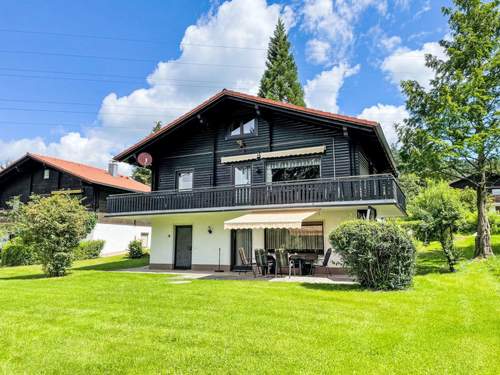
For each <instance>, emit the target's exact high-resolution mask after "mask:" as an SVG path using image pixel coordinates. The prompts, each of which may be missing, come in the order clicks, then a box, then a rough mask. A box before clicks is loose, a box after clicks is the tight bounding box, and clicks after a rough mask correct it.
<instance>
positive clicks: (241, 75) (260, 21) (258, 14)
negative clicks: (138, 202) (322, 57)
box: [99, 0, 294, 142]
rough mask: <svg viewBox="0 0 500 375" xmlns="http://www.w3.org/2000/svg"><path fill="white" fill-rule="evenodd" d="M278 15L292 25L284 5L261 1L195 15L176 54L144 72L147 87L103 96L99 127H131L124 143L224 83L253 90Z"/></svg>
mask: <svg viewBox="0 0 500 375" xmlns="http://www.w3.org/2000/svg"><path fill="white" fill-rule="evenodd" d="M280 15H283V18H284V21H285V23H286V24H287V27H291V26H292V25H293V24H294V14H293V11H292V9H291V8H290V7H285V8H283V7H281V6H280V5H277V4H273V5H269V6H268V5H267V3H266V1H265V0H234V1H227V2H224V3H223V4H221V5H220V6H219V7H218V8H216V9H215V10H214V11H213V12H212V13H210V14H208V15H207V16H205V17H201V18H200V19H199V20H198V22H197V23H196V24H195V25H191V26H189V27H188V28H187V29H186V31H185V33H184V37H183V38H182V42H181V55H180V57H179V58H178V59H175V60H169V61H162V62H159V63H158V65H157V67H156V69H155V70H154V71H153V72H152V73H151V74H150V75H149V76H148V78H147V82H148V84H149V87H147V88H141V89H138V90H135V91H133V92H132V93H130V94H129V95H127V96H122V97H119V96H117V94H115V93H110V94H109V95H108V96H106V98H105V99H104V100H103V102H102V106H101V110H100V113H99V119H100V121H101V123H102V124H103V127H104V130H105V131H106V130H109V129H111V130H110V131H111V132H115V130H114V129H113V127H116V126H119V127H128V128H131V129H136V130H137V131H136V132H130V134H127V133H124V137H126V141H127V142H130V141H131V140H135V139H137V133H144V132H146V131H149V130H150V129H151V127H152V124H153V122H154V121H156V120H164V119H171V118H172V117H175V116H177V115H179V114H181V113H183V112H186V111H187V109H188V108H191V107H194V106H195V105H197V104H199V103H200V102H201V101H203V100H204V99H206V98H207V97H209V96H210V95H213V94H214V93H215V92H217V91H220V90H221V89H222V88H224V87H226V88H233V89H237V90H240V91H245V92H249V93H256V92H257V90H258V86H259V81H260V78H261V76H262V73H263V71H264V68H265V64H264V63H265V58H266V50H265V49H266V46H267V44H268V42H269V38H270V36H271V35H272V33H273V31H274V27H275V25H276V22H277V20H278V17H279V16H280ZM206 46H219V47H206ZM221 46H231V47H238V48H222V47H221ZM191 63H195V64H191ZM221 82H223V83H221ZM144 108H146V109H144Z"/></svg>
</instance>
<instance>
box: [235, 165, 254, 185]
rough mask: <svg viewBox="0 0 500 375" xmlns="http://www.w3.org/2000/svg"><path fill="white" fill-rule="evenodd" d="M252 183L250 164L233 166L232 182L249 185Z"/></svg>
mask: <svg viewBox="0 0 500 375" xmlns="http://www.w3.org/2000/svg"><path fill="white" fill-rule="evenodd" d="M251 183H252V168H251V167H250V166H244V167H234V184H235V185H236V186H238V185H250V184H251Z"/></svg>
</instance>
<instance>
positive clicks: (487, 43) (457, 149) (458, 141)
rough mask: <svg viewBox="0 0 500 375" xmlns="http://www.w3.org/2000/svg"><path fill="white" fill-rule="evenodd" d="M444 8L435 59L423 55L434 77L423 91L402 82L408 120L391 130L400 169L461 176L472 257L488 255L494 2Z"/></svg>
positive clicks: (494, 120)
mask: <svg viewBox="0 0 500 375" xmlns="http://www.w3.org/2000/svg"><path fill="white" fill-rule="evenodd" d="M454 3H455V7H454V8H443V13H444V14H445V15H446V16H448V17H449V27H450V34H449V38H447V39H445V40H442V41H440V45H441V46H442V47H443V49H444V52H445V54H446V58H445V59H443V60H441V59H439V58H437V57H435V56H431V55H428V56H426V65H427V66H428V67H429V68H431V69H433V70H434V72H435V77H434V79H433V80H432V81H431V85H430V89H428V90H425V89H424V88H423V87H422V86H420V85H419V84H418V83H417V82H415V81H405V82H403V83H402V88H403V91H404V93H405V94H406V96H407V101H406V107H407V109H408V111H409V113H410V116H409V118H408V119H407V120H406V121H405V122H404V124H403V125H402V126H399V127H398V132H399V136H400V140H401V143H402V148H401V159H402V162H403V165H402V169H403V170H411V171H415V172H416V173H419V174H421V175H434V176H441V177H445V178H467V179H468V180H470V182H471V183H472V184H473V185H474V187H475V190H476V205H477V212H478V222H477V236H476V246H475V256H476V257H487V256H490V255H493V251H492V247H491V236H490V224H489V222H488V218H487V214H486V211H487V209H486V202H487V190H486V180H487V176H488V174H490V173H493V172H495V171H497V172H498V160H499V155H500V147H499V145H500V128H499V116H498V114H499V112H498V108H499V104H500V103H499V97H500V96H499V87H500V85H499V84H500V64H499V63H500V54H499V45H500V11H499V3H500V2H499V0H493V1H489V2H481V1H480V0H454Z"/></svg>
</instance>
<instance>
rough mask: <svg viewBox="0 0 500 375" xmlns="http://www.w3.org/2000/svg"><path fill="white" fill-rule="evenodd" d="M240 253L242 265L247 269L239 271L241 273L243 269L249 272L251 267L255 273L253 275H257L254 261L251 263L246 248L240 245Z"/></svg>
mask: <svg viewBox="0 0 500 375" xmlns="http://www.w3.org/2000/svg"><path fill="white" fill-rule="evenodd" d="M238 253H239V255H240V260H241V265H242V266H245V269H244V270H239V271H238V273H241V272H242V271H243V272H247V271H248V268H250V270H251V271H252V273H253V276H254V277H257V274H256V273H255V270H254V269H253V265H252V263H250V262H249V261H248V259H247V256H246V254H245V249H244V248H242V247H240V248H239V249H238Z"/></svg>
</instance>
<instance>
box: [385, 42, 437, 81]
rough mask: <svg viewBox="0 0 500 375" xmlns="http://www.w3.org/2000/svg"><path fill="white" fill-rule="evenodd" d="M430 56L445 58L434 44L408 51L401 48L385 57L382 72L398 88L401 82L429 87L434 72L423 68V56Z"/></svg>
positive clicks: (426, 44)
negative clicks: (409, 81) (407, 81)
mask: <svg viewBox="0 0 500 375" xmlns="http://www.w3.org/2000/svg"><path fill="white" fill-rule="evenodd" d="M427 54H432V55H434V56H437V57H439V58H441V59H444V58H445V57H446V55H445V53H444V52H443V49H442V48H441V46H440V45H439V44H438V43H436V42H431V43H425V44H424V45H423V46H422V48H421V49H416V50H410V49H408V48H405V47H402V48H398V49H396V51H394V53H392V54H391V55H390V56H388V57H386V58H385V60H384V61H383V62H382V66H381V68H382V70H383V71H384V72H386V74H387V76H388V78H389V80H390V81H391V82H392V83H393V84H395V85H396V86H398V87H399V84H400V82H401V81H403V80H415V81H417V82H418V83H420V84H421V85H422V86H423V87H425V88H428V87H429V81H430V80H431V79H432V78H433V76H434V72H433V71H432V69H429V68H428V67H426V66H425V55H427Z"/></svg>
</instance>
